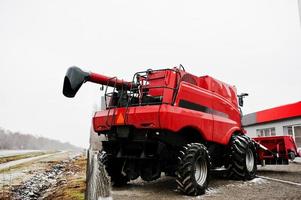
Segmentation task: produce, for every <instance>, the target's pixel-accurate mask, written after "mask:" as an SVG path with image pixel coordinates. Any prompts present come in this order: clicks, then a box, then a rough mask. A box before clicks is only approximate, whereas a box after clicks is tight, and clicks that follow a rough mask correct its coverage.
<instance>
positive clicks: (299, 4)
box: [298, 0, 301, 26]
mask: <svg viewBox="0 0 301 200" xmlns="http://www.w3.org/2000/svg"><path fill="white" fill-rule="evenodd" d="M298 8H299V9H298V10H299V20H300V26H301V0H298Z"/></svg>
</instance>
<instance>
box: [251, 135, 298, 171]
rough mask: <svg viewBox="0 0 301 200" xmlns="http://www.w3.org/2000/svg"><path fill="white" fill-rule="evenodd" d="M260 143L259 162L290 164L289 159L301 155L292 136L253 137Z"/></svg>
mask: <svg viewBox="0 0 301 200" xmlns="http://www.w3.org/2000/svg"><path fill="white" fill-rule="evenodd" d="M253 139H254V140H255V141H256V143H257V145H258V148H257V149H258V150H257V153H258V164H261V165H263V166H264V165H288V164H289V160H294V159H295V158H296V157H301V152H300V151H298V148H297V146H296V143H295V140H294V139H293V137H292V136H271V137H256V138H253Z"/></svg>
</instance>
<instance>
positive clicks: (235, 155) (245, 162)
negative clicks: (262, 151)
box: [227, 135, 257, 180]
mask: <svg viewBox="0 0 301 200" xmlns="http://www.w3.org/2000/svg"><path fill="white" fill-rule="evenodd" d="M229 150H230V151H229V153H228V156H227V159H228V160H227V162H228V169H229V170H228V173H227V176H228V177H229V178H233V179H239V180H241V179H242V180H251V179H253V178H255V176H256V172H257V156H256V155H257V153H256V147H255V144H254V142H253V141H252V140H251V139H250V138H249V137H248V136H246V135H236V136H233V137H232V139H231V144H230V149H229Z"/></svg>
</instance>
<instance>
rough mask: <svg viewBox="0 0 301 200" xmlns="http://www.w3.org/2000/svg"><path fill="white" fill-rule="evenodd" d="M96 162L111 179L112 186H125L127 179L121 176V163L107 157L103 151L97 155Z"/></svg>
mask: <svg viewBox="0 0 301 200" xmlns="http://www.w3.org/2000/svg"><path fill="white" fill-rule="evenodd" d="M98 161H99V162H101V163H102V164H103V165H104V166H105V168H106V171H107V173H108V175H109V176H110V177H111V183H112V186H115V187H120V186H123V185H126V184H127V182H128V181H129V179H128V178H127V177H126V176H125V175H123V174H122V167H123V162H122V160H118V159H116V158H113V157H111V156H109V155H108V154H107V153H106V152H105V151H104V150H101V151H100V152H99V153H98Z"/></svg>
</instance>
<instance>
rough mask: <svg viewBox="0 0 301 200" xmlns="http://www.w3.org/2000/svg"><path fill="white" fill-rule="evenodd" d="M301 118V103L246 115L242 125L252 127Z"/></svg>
mask: <svg viewBox="0 0 301 200" xmlns="http://www.w3.org/2000/svg"><path fill="white" fill-rule="evenodd" d="M300 116H301V101H299V102H296V103H292V104H287V105H283V106H278V107H275V108H270V109H267V110H262V111H258V112H255V113H250V114H247V115H244V116H243V119H242V124H243V125H244V126H251V125H255V124H261V123H267V122H272V121H278V120H285V119H289V118H294V117H300Z"/></svg>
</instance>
